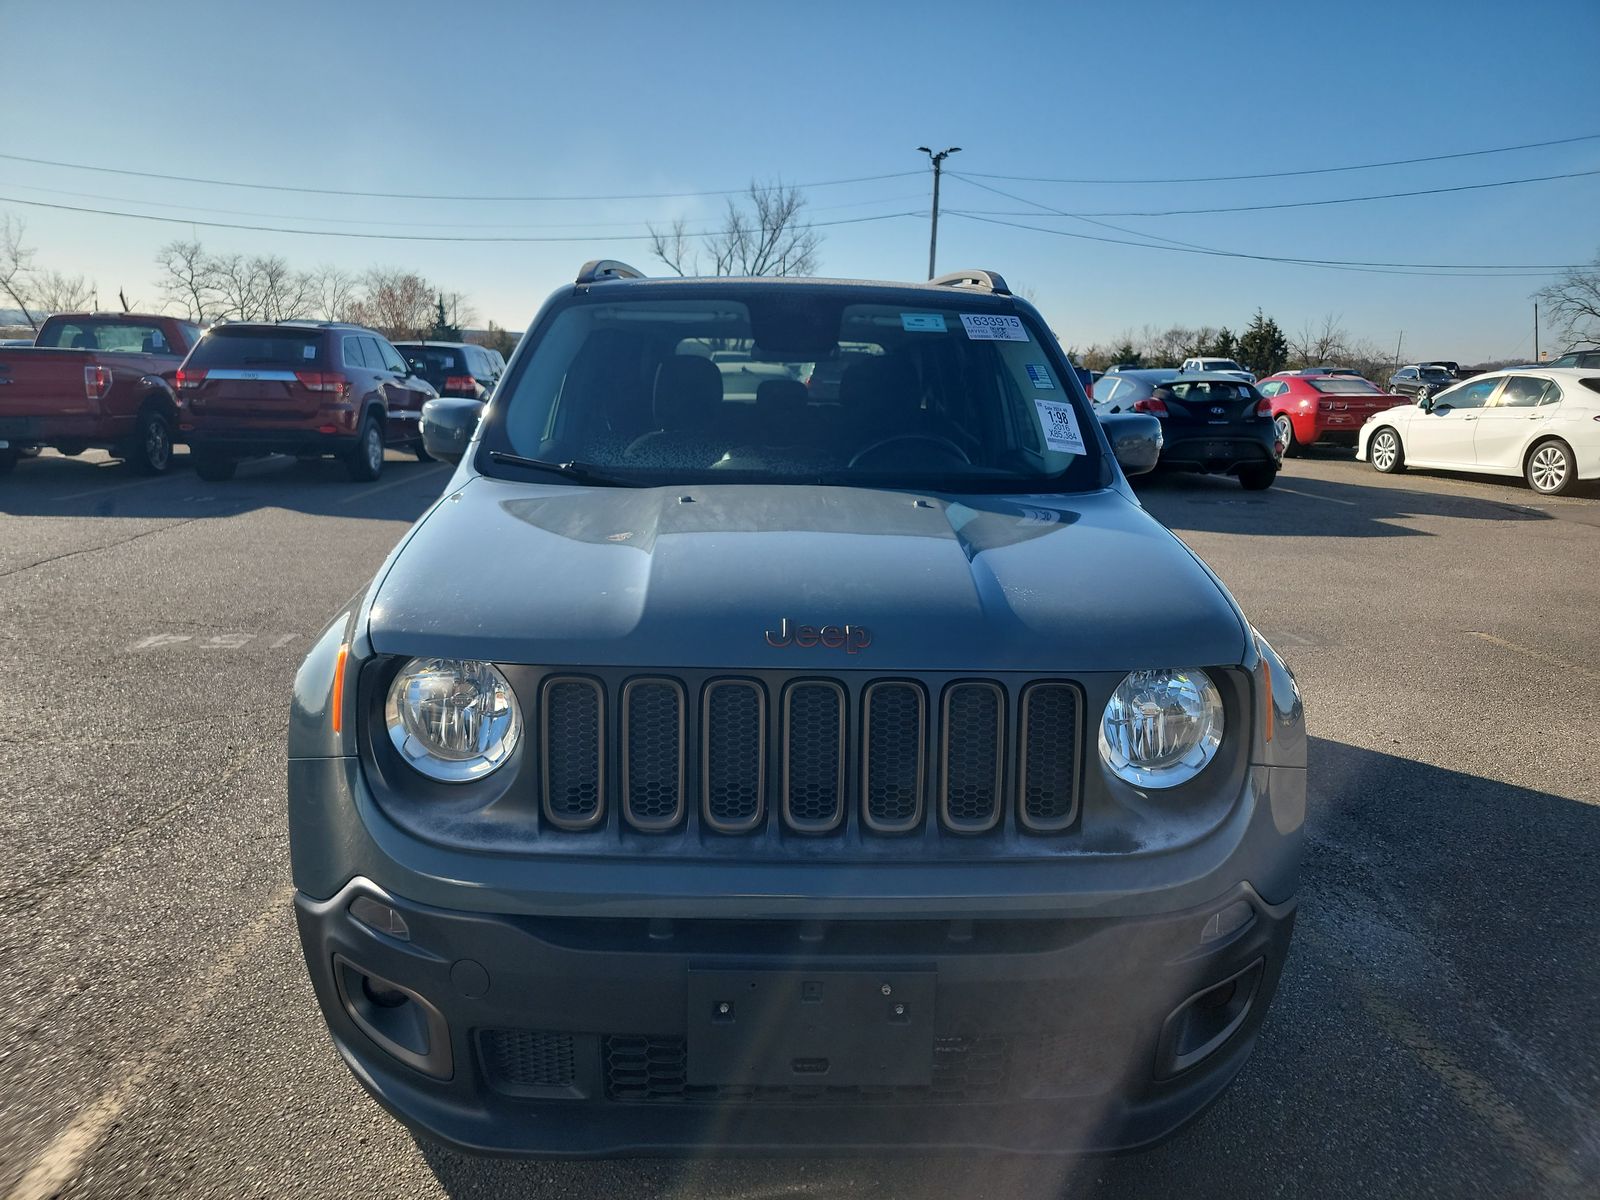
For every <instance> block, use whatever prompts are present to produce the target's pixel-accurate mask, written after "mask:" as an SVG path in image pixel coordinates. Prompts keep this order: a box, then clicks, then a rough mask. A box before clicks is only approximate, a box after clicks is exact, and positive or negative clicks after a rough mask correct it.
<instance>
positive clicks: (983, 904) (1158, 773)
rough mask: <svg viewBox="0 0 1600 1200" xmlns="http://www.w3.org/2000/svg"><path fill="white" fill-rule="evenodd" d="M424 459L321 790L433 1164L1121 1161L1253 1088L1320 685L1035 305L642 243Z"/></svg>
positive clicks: (323, 982)
mask: <svg viewBox="0 0 1600 1200" xmlns="http://www.w3.org/2000/svg"><path fill="white" fill-rule="evenodd" d="M756 365H758V366H759V367H760V370H759V371H756V370H754V366H756ZM735 376H736V377H737V380H738V383H737V384H733V383H731V381H732V380H733V379H734V377H735ZM816 379H824V380H827V381H828V385H827V386H826V387H825V388H819V387H817V386H816V385H815V384H814V383H813V380H816ZM480 411H481V412H482V419H481V421H480V420H479V413H480ZM1108 433H1109V436H1108ZM424 437H425V438H426V439H427V444H428V447H429V450H430V452H431V453H433V454H436V455H439V456H442V457H445V458H448V459H453V460H458V462H459V465H458V467H457V471H456V474H455V476H454V478H453V479H452V480H451V481H450V484H449V486H448V488H447V490H446V492H445V494H444V496H443V497H442V498H441V499H440V500H439V501H438V502H437V503H436V504H435V505H434V506H433V507H432V508H431V509H430V510H429V512H428V513H427V514H426V515H424V516H423V517H422V519H421V520H419V521H418V522H417V523H416V525H415V526H414V527H413V528H412V529H411V531H410V532H409V533H408V534H407V535H406V536H405V537H404V539H403V540H402V541H401V543H400V545H399V546H398V547H397V548H396V549H395V550H394V552H393V554H392V555H391V556H390V558H389V561H388V562H387V563H386V564H385V565H384V566H383V568H382V570H380V571H379V572H378V574H377V577H376V578H375V579H374V580H373V581H372V583H371V585H370V586H369V587H368V588H367V590H366V591H365V592H364V593H363V594H362V595H360V596H358V597H356V598H355V599H354V600H353V601H352V602H351V604H350V606H349V607H348V609H347V610H346V611H345V612H343V613H342V614H340V615H339V616H338V617H337V618H336V619H335V620H334V622H333V623H332V625H330V626H329V628H328V630H327V632H326V633H325V634H324V635H323V636H322V637H321V639H320V640H319V641H318V643H317V645H316V646H315V648H314V649H313V650H312V651H311V653H310V655H309V656H308V657H307V659H306V661H305V663H304V665H303V666H302V668H301V670H300V673H299V676H298V678H297V679H296V681H295V691H294V700H293V711H292V717H291V724H290V733H289V772H288V795H289V818H290V833H291V840H292V851H293V866H294V879H295V884H296V887H297V889H298V891H297V897H296V909H297V914H298V921H299V929H300V936H301V940H302V943H303V946H304V950H305V958H306V964H307V968H308V969H309V972H310V976H311V980H312V983H313V985H314V988H315V991H316V995H317V998H318V1001H319V1002H320V1005H321V1008H322V1011H323V1014H324V1016H325V1017H326V1019H327V1023H328V1026H329V1029H330V1031H331V1033H332V1035H333V1041H334V1044H335V1045H336V1047H337V1048H338V1050H339V1052H340V1054H341V1055H342V1056H343V1057H344V1059H345V1061H346V1062H347V1063H348V1064H349V1066H350V1068H351V1070H352V1071H353V1072H354V1073H355V1075H356V1077H357V1078H358V1079H359V1080H360V1081H361V1083H362V1084H363V1085H365V1087H366V1088H367V1089H368V1090H369V1091H370V1092H371V1093H372V1094H373V1095H374V1096H375V1097H376V1098H377V1100H378V1101H379V1102H380V1103H381V1104H383V1105H384V1106H385V1107H386V1108H387V1109H389V1111H391V1112H392V1113H394V1114H395V1115H396V1116H397V1117H399V1118H400V1119H401V1120H402V1121H403V1122H405V1123H406V1124H407V1125H408V1126H410V1127H411V1128H412V1129H414V1130H415V1131H417V1132H418V1133H419V1135H421V1136H423V1137H425V1138H427V1139H430V1140H435V1141H441V1142H444V1143H446V1144H449V1145H452V1146H455V1147H458V1148H462V1149H466V1150H470V1151H476V1152H487V1153H505V1154H531V1155H613V1154H657V1153H665V1152H696V1153H705V1152H716V1151H720V1150H739V1151H744V1152H765V1151H795V1150H802V1149H803V1150H808V1151H809V1150H821V1151H842V1150H856V1151H862V1150H875V1149H890V1148H893V1149H907V1148H913V1149H915V1148H922V1149H926V1150H939V1151H949V1150H953V1149H958V1148H973V1149H983V1150H1013V1151H1026V1152H1039V1151H1046V1152H1058V1151H1061V1152H1076V1151H1083V1150H1095V1149H1119V1148H1129V1147H1136V1146H1142V1145H1146V1144H1149V1143H1151V1142H1152V1141H1155V1140H1157V1139H1159V1138H1162V1137H1164V1136H1166V1135H1167V1134H1170V1133H1171V1132H1172V1131H1174V1130H1175V1129H1177V1128H1178V1127H1179V1126H1180V1125H1182V1124H1183V1123H1184V1122H1185V1121H1186V1120H1188V1119H1189V1118H1191V1117H1193V1116H1194V1115H1196V1114H1197V1113H1199V1112H1200V1111H1201V1110H1202V1109H1203V1108H1204V1107H1205V1106H1206V1105H1207V1104H1208V1103H1209V1102H1210V1101H1211V1100H1212V1099H1214V1098H1215V1097H1216V1096H1217V1095H1218V1094H1219V1093H1220V1092H1221V1090H1222V1089H1223V1088H1224V1087H1225V1086H1226V1084H1227V1083H1228V1081H1229V1080H1230V1079H1231V1078H1232V1077H1233V1076H1234V1075H1235V1073H1236V1072H1237V1071H1238V1070H1239V1068H1240V1067H1241V1065H1242V1064H1243V1063H1244V1061H1245V1058H1246V1056H1247V1055H1248V1054H1249V1052H1250V1049H1251V1046H1252V1045H1253V1043H1254V1041H1255V1037H1256V1033H1257V1029H1258V1027H1259V1026H1260V1023H1261V1021H1262V1019H1263V1017H1264V1015H1265V1013H1266V1010H1267V1006H1268V1004H1269V1002H1270V999H1271V997H1272V994H1273V991H1274V988H1275V987H1276V985H1277V982H1278V977H1279V972H1280V970H1281V968H1282V966H1283V962H1284V957H1285V955H1286V953H1287V951H1288V947H1289V938H1290V930H1291V927H1292V925H1293V920H1294V909H1295V889H1296V877H1297V872H1298V867H1299V859H1300V851H1301V839H1302V822H1303V819H1304V813H1305V797H1306V772H1305V764H1306V741H1305V733H1304V725H1303V721H1302V710H1301V704H1300V699H1299V695H1298V692H1297V690H1296V687H1295V683H1294V680H1293V678H1292V676H1291V675H1290V673H1289V671H1288V670H1287V669H1286V668H1285V667H1284V665H1283V664H1282V663H1281V662H1280V661H1279V659H1278V658H1277V656H1276V655H1275V654H1274V653H1273V652H1272V650H1271V649H1270V648H1269V647H1268V646H1267V644H1266V643H1265V641H1263V640H1262V638H1261V637H1260V636H1259V635H1258V634H1256V633H1255V631H1254V630H1253V629H1252V628H1251V626H1250V624H1249V622H1248V621H1247V620H1246V619H1245V617H1244V615H1243V614H1242V613H1241V612H1240V611H1239V608H1238V606H1237V605H1236V604H1235V603H1234V601H1233V600H1232V598H1231V597H1230V596H1229V595H1228V593H1227V591H1226V590H1225V589H1224V588H1223V587H1222V585H1221V583H1220V582H1219V581H1218V580H1217V579H1216V577H1215V576H1213V575H1212V574H1211V572H1210V571H1208V570H1207V569H1206V568H1205V566H1204V565H1203V564H1202V563H1201V562H1200V561H1199V560H1198V559H1196V558H1195V556H1194V555H1193V554H1192V553H1190V551H1189V550H1187V549H1186V548H1185V547H1184V545H1183V544H1182V543H1181V542H1180V541H1179V540H1178V539H1177V538H1176V537H1174V536H1173V535H1172V534H1170V533H1169V532H1168V531H1167V530H1166V529H1164V528H1163V527H1162V526H1161V525H1160V524H1159V523H1158V522H1157V521H1155V520H1154V519H1153V518H1152V517H1151V516H1149V514H1147V513H1146V512H1145V511H1144V510H1143V509H1142V508H1141V507H1140V505H1139V502H1138V500H1137V499H1136V498H1135V496H1134V494H1133V493H1132V491H1131V490H1130V489H1129V487H1128V484H1127V481H1126V479H1125V476H1124V470H1123V469H1122V468H1121V467H1120V466H1119V463H1118V455H1121V456H1122V457H1123V458H1124V459H1125V460H1126V462H1127V463H1128V464H1129V469H1130V470H1136V469H1141V470H1142V469H1148V468H1149V467H1150V466H1151V465H1153V463H1154V456H1155V450H1156V446H1157V444H1158V439H1159V428H1158V426H1157V424H1156V422H1155V421H1154V420H1153V419H1152V418H1149V417H1146V416H1143V415H1131V416H1125V417H1117V418H1111V419H1108V421H1107V426H1106V427H1105V428H1103V427H1102V425H1101V423H1100V422H1099V421H1097V420H1096V419H1095V417H1094V415H1093V414H1092V411H1091V409H1090V407H1089V404H1088V401H1087V399H1086V398H1085V396H1084V394H1083V391H1082V388H1081V387H1080V385H1079V383H1078V377H1077V374H1076V372H1075V371H1074V370H1073V369H1072V367H1071V364H1070V363H1068V361H1067V360H1066V358H1065V357H1064V356H1063V354H1062V352H1061V350H1060V347H1059V345H1058V344H1057V341H1056V339H1055V337H1054V336H1052V335H1051V333H1050V332H1049V330H1048V328H1047V327H1046V325H1045V323H1044V322H1043V320H1042V319H1041V318H1040V317H1039V314H1038V313H1037V312H1036V311H1035V310H1034V309H1033V308H1032V307H1031V306H1030V305H1029V304H1027V303H1026V302H1025V301H1023V300H1021V299H1019V298H1017V297H1014V296H1012V295H1011V294H1010V293H1009V292H1008V290H1007V288H1006V286H1005V283H1004V281H1003V280H1002V279H1001V278H1000V277H999V276H998V275H996V274H994V273H992V272H983V271H976V272H965V273H962V274H959V275H954V276H947V277H944V278H941V279H937V280H933V281H931V282H929V283H927V284H879V283H856V282H830V281H817V280H772V279H747V280H728V279H685V280H678V279H673V280H651V279H644V278H640V277H639V276H638V273H637V272H635V271H633V270H631V269H630V268H627V267H624V266H623V265H621V264H618V263H611V262H597V263H591V264H588V265H587V266H586V267H585V268H584V270H583V272H582V273H581V274H580V275H579V277H578V279H577V281H576V283H575V284H574V285H571V286H568V287H564V288H562V289H561V290H560V291H559V292H557V293H556V294H555V295H554V296H552V297H551V298H550V300H549V301H548V302H547V303H546V305H545V307H544V308H543V310H542V311H541V312H540V313H539V315H538V316H537V318H536V320H535V321H534V323H533V325H532V326H531V327H530V331H529V333H528V334H527V336H526V337H525V338H524V339H523V341H522V344H521V346H520V347H519V348H518V350H517V353H516V354H515V356H514V357H513V359H512V362H511V363H510V365H509V367H508V369H507V373H506V376H505V378H504V380H503V381H502V384H501V386H500V387H499V388H498V389H497V390H496V392H495V394H494V397H493V398H492V400H491V401H490V402H489V404H488V406H487V408H482V406H480V405H478V404H477V403H475V402H471V401H462V400H451V399H447V398H445V399H439V400H435V401H432V402H430V404H429V406H428V412H427V413H426V414H425V416H424Z"/></svg>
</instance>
